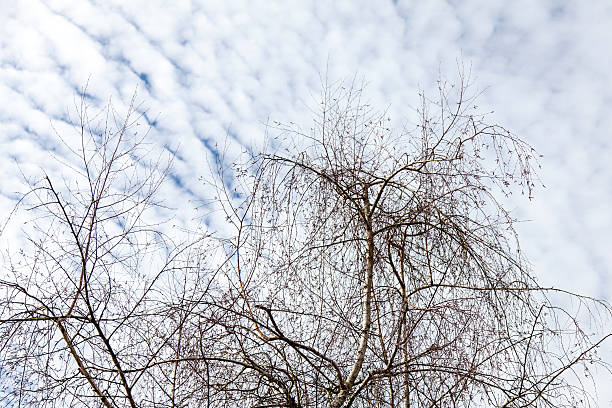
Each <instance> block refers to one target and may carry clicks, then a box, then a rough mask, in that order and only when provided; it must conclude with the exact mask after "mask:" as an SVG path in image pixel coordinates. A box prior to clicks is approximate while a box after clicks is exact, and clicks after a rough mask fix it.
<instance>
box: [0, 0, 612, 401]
mask: <svg viewBox="0 0 612 408" xmlns="http://www.w3.org/2000/svg"><path fill="white" fill-rule="evenodd" d="M610 44H612V3H611V2H609V1H607V0H589V1H582V2H570V1H553V0H540V1H537V2H536V1H528V0H515V1H512V2H507V1H501V0H497V1H496V0H465V1H456V0H429V1H386V0H376V1H372V0H351V1H342V0H339V1H333V2H331V1H330V2H327V1H305V0H294V1H291V0H289V1H271V0H252V1H226V0H224V1H181V0H177V1H159V0H147V1H140V0H136V1H129V2H125V1H119V0H117V1H114V0H103V1H87V0H79V1H76V0H72V1H55V0H48V1H37V0H21V1H10V0H0V102H1V103H2V107H1V109H0V176H1V179H0V180H1V181H0V214H4V215H3V217H5V216H6V214H8V213H10V211H11V208H13V206H14V204H15V202H16V200H17V199H18V197H19V192H20V191H24V185H23V181H22V180H23V179H22V176H21V173H25V174H30V173H32V172H36V171H38V170H40V169H41V166H42V164H41V163H45V165H46V166H51V167H52V168H55V167H54V166H59V164H58V162H57V161H49V159H48V158H49V153H50V152H52V153H53V154H54V155H55V156H56V157H60V158H61V157H63V156H64V155H66V154H67V153H66V149H65V147H63V146H62V145H61V143H60V142H59V141H58V138H57V135H56V134H55V131H57V132H59V133H62V134H63V132H66V133H70V132H71V130H70V126H69V125H68V123H69V122H70V118H73V117H74V103H75V100H76V99H78V96H79V94H80V93H81V90H82V89H83V87H84V86H87V95H88V99H87V102H88V103H89V105H90V106H92V108H96V107H98V108H99V107H102V106H104V105H105V104H107V103H108V102H109V100H110V101H112V103H113V105H114V106H115V107H116V108H117V109H118V110H119V111H121V110H122V109H123V110H125V109H126V106H127V104H129V101H130V100H131V98H132V96H133V94H134V92H135V90H137V97H136V99H137V100H138V101H141V102H142V105H140V106H141V108H139V109H142V112H143V113H144V117H143V122H144V125H145V126H147V127H149V126H150V127H151V129H150V133H149V137H150V139H149V140H150V141H151V143H153V144H155V145H156V146H158V147H160V148H163V149H167V150H169V151H171V152H174V153H175V154H176V157H175V159H174V163H173V173H172V177H171V178H170V180H169V183H168V184H167V185H166V187H165V190H164V194H166V195H167V196H168V197H172V203H170V204H171V205H172V206H173V208H176V215H175V218H176V220H175V222H177V223H189V222H190V220H193V219H194V216H197V215H194V214H193V212H192V211H191V209H192V208H194V207H198V206H199V207H200V211H201V210H202V204H201V203H203V202H204V200H205V196H206V194H207V193H208V192H207V190H206V188H205V186H203V183H201V182H199V181H198V180H199V178H200V177H207V175H208V174H209V173H210V163H211V160H214V157H215V155H218V154H219V152H220V151H222V150H223V148H222V147H220V146H229V149H230V150H239V149H240V148H247V149H248V148H253V147H256V146H258V145H260V144H261V143H262V141H263V140H264V138H265V135H266V131H267V128H266V123H270V122H271V121H276V120H278V121H281V122H285V123H286V122H289V121H292V122H295V123H298V124H303V125H304V126H307V125H308V123H309V120H311V116H312V114H311V109H312V108H313V107H316V101H317V97H318V95H319V93H320V89H321V82H322V80H324V79H325V78H328V79H331V80H343V79H349V80H350V79H351V78H353V77H357V78H359V79H360V80H364V81H365V82H366V83H367V89H366V93H367V97H368V98H369V100H371V101H372V104H374V105H376V106H379V107H380V108H381V109H388V110H389V113H390V115H391V116H392V117H393V120H394V122H393V123H394V124H398V125H399V124H401V123H402V121H404V120H406V117H407V116H408V115H409V114H410V112H412V111H413V108H414V107H415V106H416V105H417V104H418V95H417V93H418V91H419V89H424V90H425V91H428V90H432V89H433V88H434V87H435V84H436V80H437V79H438V78H440V77H442V78H447V79H449V80H453V79H456V78H457V75H458V66H464V67H468V68H469V70H470V71H471V78H472V82H473V84H474V86H475V87H477V88H478V89H480V90H482V95H481V96H480V97H479V99H478V105H479V107H481V108H482V110H483V111H494V113H492V114H491V115H489V118H491V120H493V121H495V122H496V123H499V124H501V125H503V126H504V127H506V128H508V129H510V130H511V131H513V132H514V133H515V134H517V135H518V136H520V137H521V138H523V139H524V140H526V141H527V142H528V143H530V144H531V145H533V146H534V147H535V148H536V150H537V151H538V153H540V154H541V155H542V156H543V157H542V158H541V159H540V163H541V165H542V170H541V172H540V179H541V181H542V184H544V185H545V187H540V188H538V189H537V190H536V192H535V197H534V198H533V199H532V200H528V199H526V198H523V197H513V199H512V200H511V201H509V206H510V207H511V209H512V210H513V211H514V214H515V215H516V216H517V217H518V218H519V219H521V220H523V221H524V222H521V223H520V224H519V233H520V239H521V246H522V250H523V251H524V253H525V254H526V256H527V257H528V258H529V260H530V261H531V263H532V265H533V269H534V273H535V274H536V276H537V277H538V279H540V282H541V283H543V284H544V285H551V286H557V287H562V288H567V289H571V290H575V291H578V292H581V293H583V294H586V295H589V296H595V297H598V298H604V299H607V300H612V249H611V247H612V237H611V231H612V211H611V209H612V205H611V204H612V161H611V160H612V143H611V137H610V133H611V131H612V115H611V114H610V113H609V109H610V106H611V105H612V70H610V67H612V47H610ZM72 132H73V131H72ZM66 137H68V136H66ZM66 157H67V156H66ZM66 160H70V159H68V158H67V159H66ZM199 219H201V218H199ZM6 237H7V235H6V234H5V235H4V237H3V238H6ZM602 353H604V356H605V358H607V359H608V361H610V362H612V345H610V344H609V345H608V347H607V348H606V349H605V350H604V351H603V352H602ZM610 380H611V378H610V377H607V378H606V377H603V376H599V377H598V379H597V381H598V382H600V383H601V384H602V389H601V390H600V397H599V400H600V404H601V405H602V406H610V405H608V404H612V402H610V401H612V392H611V391H609V390H606V388H608V387H609V386H607V384H609V383H610Z"/></svg>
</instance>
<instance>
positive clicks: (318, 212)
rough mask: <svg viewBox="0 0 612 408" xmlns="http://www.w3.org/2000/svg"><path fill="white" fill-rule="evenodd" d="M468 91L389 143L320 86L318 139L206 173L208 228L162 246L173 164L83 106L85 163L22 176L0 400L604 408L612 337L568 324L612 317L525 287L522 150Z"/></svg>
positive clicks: (442, 88)
mask: <svg viewBox="0 0 612 408" xmlns="http://www.w3.org/2000/svg"><path fill="white" fill-rule="evenodd" d="M461 79H462V82H461V83H459V84H458V85H457V86H455V87H453V86H450V85H447V84H446V83H444V82H440V83H439V95H438V97H437V98H436V99H435V100H433V101H432V100H428V99H426V98H425V96H424V95H422V101H421V102H422V105H421V108H420V109H419V110H417V113H418V117H419V119H418V122H419V123H418V125H416V126H415V127H414V129H406V130H403V131H400V132H394V131H392V130H391V129H390V128H389V126H390V125H389V124H390V121H389V119H388V117H387V115H386V114H385V113H382V114H379V113H377V112H376V111H375V110H373V109H372V108H370V107H369V106H368V105H367V104H364V103H363V102H362V99H361V98H362V92H361V89H359V88H357V87H355V86H354V84H350V85H349V86H347V87H344V86H343V85H342V84H340V85H337V86H326V87H325V88H324V92H323V96H322V101H321V105H320V111H318V112H317V113H315V120H314V125H313V127H312V128H311V129H310V130H309V131H307V132H305V131H302V130H301V129H299V128H296V127H294V126H283V125H282V124H277V126H276V129H277V130H279V139H280V138H284V140H283V141H281V140H279V141H274V142H273V143H272V145H274V146H276V147H275V150H270V151H268V152H264V153H261V154H257V155H253V156H247V159H246V160H244V162H241V163H235V164H234V165H233V166H232V167H226V163H224V162H219V163H217V164H218V168H217V171H218V176H219V177H218V178H217V179H216V180H212V184H213V186H214V187H216V191H217V195H216V197H206V199H208V200H209V202H212V203H213V204H214V205H216V206H217V208H219V209H220V211H221V212H222V213H223V215H224V216H225V218H224V220H225V221H226V222H227V226H228V227H230V228H229V230H230V232H227V228H225V229H223V228H222V229H220V230H218V231H213V232H211V234H212V235H213V236H210V235H208V234H200V235H195V234H191V235H190V234H187V235H181V234H177V233H175V232H172V231H170V233H169V234H166V232H168V231H169V230H168V229H167V226H165V225H164V224H163V223H160V222H159V220H160V214H161V213H163V212H164V211H166V212H167V209H164V207H163V206H162V205H161V204H160V203H159V202H158V201H157V198H156V197H157V194H158V192H159V189H160V186H162V183H163V180H164V177H165V175H166V174H167V172H168V171H169V162H168V161H167V160H164V158H163V156H160V155H157V154H155V153H154V151H155V149H153V148H152V146H148V145H147V144H146V143H145V139H144V137H145V135H140V136H139V135H137V132H136V129H137V128H136V125H137V122H138V119H139V117H138V114H137V111H138V110H139V109H138V108H137V107H135V106H134V103H133V101H132V104H131V105H130V108H129V110H128V113H127V115H123V116H120V115H118V114H117V113H116V112H115V111H114V110H113V109H112V108H111V107H109V108H108V109H106V110H105V111H104V112H103V114H101V115H97V116H94V117H90V116H89V113H88V109H87V106H86V104H85V102H84V101H85V99H84V98H83V99H82V102H81V105H80V107H79V108H78V112H79V120H78V126H77V128H78V138H77V139H78V140H77V141H76V142H74V141H68V140H67V139H62V138H60V139H61V140H62V141H64V142H65V147H66V148H67V149H68V150H70V151H71V153H72V154H73V158H76V159H77V160H73V161H71V162H70V163H62V165H61V168H62V169H63V171H64V173H63V174H50V172H47V173H45V172H43V175H42V177H40V178H39V179H38V180H34V181H32V182H31V183H30V186H31V189H30V191H29V192H28V193H27V194H26V195H25V196H24V198H23V200H22V202H21V203H20V206H21V208H23V209H26V210H27V212H28V213H29V214H32V218H33V222H31V223H30V225H31V226H32V227H31V228H29V229H24V234H25V235H24V236H25V237H26V238H27V240H28V245H27V246H25V247H24V248H23V249H22V250H21V251H20V252H19V253H17V254H8V253H7V255H6V257H5V262H4V263H3V265H2V268H3V269H2V274H3V275H2V279H0V290H2V295H1V296H0V386H1V387H2V388H1V389H0V406H7V407H13V406H40V407H64V406H89V407H123V406H128V407H200V406H205V407H244V406H246V407H259V408H263V407H291V408H298V407H299V408H306V407H332V408H340V407H344V408H346V407H404V408H407V407H413V408H414V407H418V408H421V407H479V406H482V407H488V406H496V407H527V406H531V407H576V406H592V405H595V400H594V399H593V397H592V396H591V395H590V394H589V392H588V387H587V385H586V384H584V383H582V381H583V376H582V374H583V371H581V370H587V371H586V372H587V373H588V367H587V364H588V363H591V362H595V363H601V361H600V360H599V358H598V357H597V355H596V348H597V346H598V345H599V344H600V343H601V341H603V340H604V339H605V338H606V337H607V336H605V337H603V338H593V337H592V336H590V335H588V334H587V332H585V331H584V330H583V329H582V327H581V321H582V320H581V317H582V316H581V315H580V314H579V313H580V312H581V311H584V310H586V313H585V316H586V317H598V316H597V313H605V314H606V316H607V314H609V307H608V305H607V304H606V303H604V302H599V301H597V300H593V299H589V298H586V297H580V296H578V295H574V294H572V293H569V292H564V291H562V290H558V289H551V288H543V287H542V286H540V285H539V284H538V283H537V281H536V279H535V277H534V275H533V273H532V272H531V271H530V270H529V268H528V266H527V264H526V262H525V260H524V259H523V256H522V254H521V252H520V251H519V245H518V240H517V236H516V233H515V231H514V228H513V225H514V223H515V220H514V219H513V218H512V216H511V215H510V214H509V212H508V211H506V210H505V208H504V204H503V203H504V200H506V196H509V195H510V194H512V193H513V192H519V191H521V192H523V193H524V194H525V195H528V196H531V193H532V189H533V188H534V177H535V176H534V173H533V166H534V163H536V160H535V157H534V151H533V149H531V147H530V146H528V145H527V144H526V143H525V142H523V141H521V140H520V139H518V138H517V137H516V136H514V135H513V134H512V133H510V132H509V131H507V130H506V129H504V128H503V127H501V126H498V125H494V124H489V123H488V122H487V118H486V117H485V116H482V115H478V114H477V113H476V111H475V109H474V107H473V98H472V97H471V96H469V95H467V92H468V91H469V86H468V84H467V83H466V82H465V81H463V78H461ZM285 148H286V150H283V149H285ZM536 164H537V163H536ZM162 210H163V211H162ZM170 235H172V237H171V236H170ZM551 293H553V294H555V295H557V294H560V295H564V296H568V297H569V298H571V299H573V300H575V301H577V302H578V303H579V304H580V306H581V309H579V310H578V311H576V310H574V309H572V308H564V307H563V305H562V304H557V303H554V302H552V301H551V300H549V296H550V294H551Z"/></svg>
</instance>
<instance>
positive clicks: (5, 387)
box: [0, 96, 213, 408]
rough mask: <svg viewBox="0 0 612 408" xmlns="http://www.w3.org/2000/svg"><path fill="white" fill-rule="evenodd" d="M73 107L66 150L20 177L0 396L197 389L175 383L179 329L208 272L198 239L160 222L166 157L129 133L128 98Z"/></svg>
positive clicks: (134, 118)
mask: <svg viewBox="0 0 612 408" xmlns="http://www.w3.org/2000/svg"><path fill="white" fill-rule="evenodd" d="M77 110H78V114H79V116H78V120H77V123H76V124H75V125H76V128H77V129H78V130H77V132H78V136H77V139H78V140H76V141H75V140H72V141H71V142H69V141H68V139H66V136H65V135H64V136H63V137H62V136H60V135H58V136H59V137H60V140H61V141H63V142H64V143H65V144H64V147H65V148H66V149H68V151H69V152H70V153H71V154H72V157H70V158H69V159H67V160H69V161H68V162H66V161H61V162H60V168H61V170H62V173H61V174H49V173H47V172H43V175H42V177H41V178H40V179H38V180H35V181H31V182H30V185H31V189H30V191H29V192H28V193H27V194H26V195H25V196H24V198H23V199H22V202H21V203H20V205H21V207H22V208H25V209H26V210H27V211H28V212H29V213H30V214H32V217H33V219H32V221H31V222H30V223H29V224H30V225H32V228H30V229H29V230H26V229H24V234H26V239H27V241H28V244H29V245H28V246H27V247H25V248H22V249H21V250H20V252H19V253H18V254H12V255H11V254H7V256H6V258H5V263H4V265H3V266H2V268H3V271H2V274H3V278H2V280H1V281H0V288H1V290H2V295H1V296H0V336H1V337H0V373H1V374H0V377H2V379H1V380H0V385H1V386H2V389H1V390H0V405H1V406H5V407H18V406H19V407H21V406H29V407H30V406H31V407H34V406H41V407H42V406H44V407H55V406H57V407H67V406H87V407H98V406H104V407H108V408H110V407H120V406H129V407H142V406H157V407H161V406H171V407H176V406H184V404H185V400H187V399H189V400H197V396H198V395H203V394H204V393H205V391H203V390H201V389H198V388H196V389H194V387H187V385H188V384H190V383H192V382H193V381H192V380H191V379H190V378H186V377H185V375H184V374H183V372H184V367H187V366H188V364H189V361H190V360H193V359H194V356H195V355H197V354H198V353H197V352H195V351H193V350H190V349H188V348H187V347H185V345H186V344H187V342H185V341H184V340H183V338H184V336H185V333H188V332H189V330H192V329H191V327H194V326H193V323H194V322H197V321H198V319H197V318H193V319H192V318H191V312H192V310H193V306H192V303H193V302H194V300H195V301H197V300H199V299H201V298H202V297H203V296H205V295H206V294H207V293H208V291H209V290H211V285H212V283H213V280H212V278H211V276H212V275H211V274H209V273H208V272H207V269H206V268H205V265H204V262H203V259H204V258H203V256H202V254H205V253H206V247H205V246H206V240H205V238H201V239H197V240H192V241H191V242H187V243H185V242H178V243H175V242H174V241H173V240H172V239H171V238H170V237H169V236H168V235H166V234H164V232H163V231H164V228H162V225H161V224H160V223H159V221H160V220H159V214H157V213H156V212H157V211H158V210H162V209H163V208H162V206H161V204H160V203H159V202H157V201H156V194H157V192H158V190H159V187H160V185H161V183H162V182H163V180H164V177H165V175H166V173H167V172H168V169H169V167H168V166H169V164H170V161H169V160H168V159H167V158H166V159H164V156H163V155H159V154H156V153H155V149H153V148H152V146H147V144H146V143H145V141H144V138H145V134H143V135H138V134H137V129H138V128H137V127H138V121H139V119H140V118H141V116H140V115H139V114H138V106H135V105H134V100H132V103H131V105H130V106H129V109H128V112H127V114H126V115H123V116H120V115H119V114H117V112H116V111H115V110H114V109H113V108H112V106H110V105H109V106H108V107H107V108H106V109H105V110H103V111H101V112H99V113H97V114H96V115H94V116H90V114H91V112H90V111H91V110H90V109H88V108H87V105H86V103H85V96H83V97H82V99H81V103H80V106H77ZM145 133H146V132H145ZM73 159H75V160H73ZM58 160H60V159H58ZM43 168H44V166H43ZM190 324H191V326H190ZM203 326H204V325H203V324H201V322H198V325H197V328H198V330H201V328H202V327H203ZM196 359H197V358H196ZM189 372H192V371H191V370H190V371H189Z"/></svg>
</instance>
